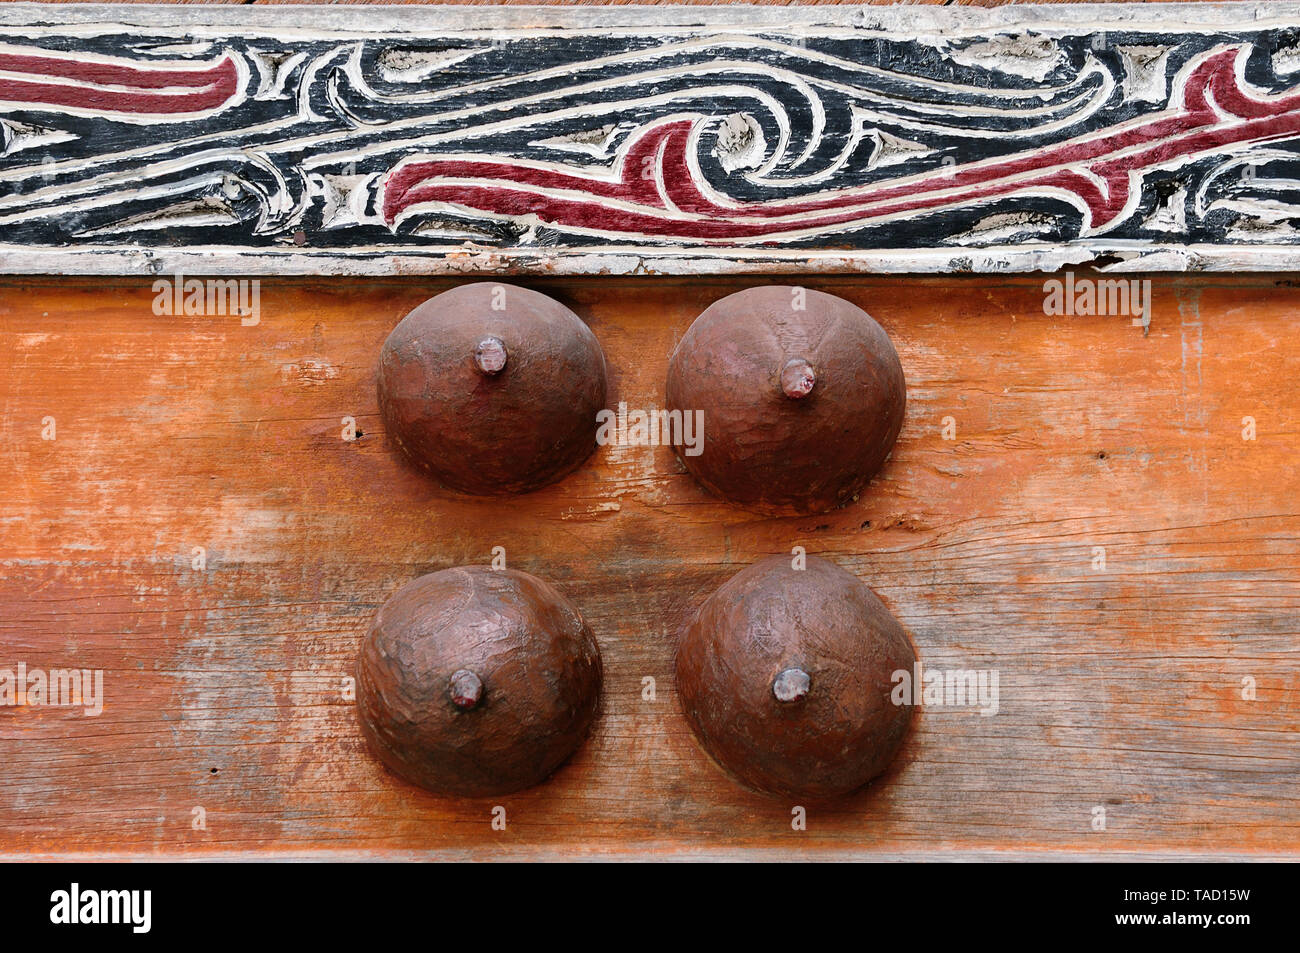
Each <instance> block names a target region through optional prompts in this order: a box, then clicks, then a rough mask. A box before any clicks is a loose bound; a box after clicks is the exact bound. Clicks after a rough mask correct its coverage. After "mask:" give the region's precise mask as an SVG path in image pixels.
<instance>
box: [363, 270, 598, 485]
mask: <svg viewBox="0 0 1300 953" xmlns="http://www.w3.org/2000/svg"><path fill="white" fill-rule="evenodd" d="M605 386H606V383H605V355H604V353H603V352H602V351H601V349H600V344H599V342H597V340H596V336H595V335H594V334H592V333H591V330H590V329H589V328H588V327H587V326H586V325H585V324H583V323H582V320H581V319H580V318H579V317H578V316H577V315H576V314H574V313H573V312H572V311H570V310H569V309H568V308H566V307H564V305H562V304H560V303H559V302H558V301H555V300H554V299H552V298H548V297H547V296H546V295H544V294H540V293H538V292H536V291H529V290H528V289H527V288H518V287H515V286H514V285H504V284H498V283H493V282H482V283H478V284H470V285H462V286H461V287H459V288H453V289H452V290H451V291H447V292H444V293H443V294H440V295H438V296H437V297H434V298H430V299H429V300H428V301H426V302H424V303H423V304H421V305H420V306H419V307H417V308H416V309H415V310H414V311H412V312H411V313H410V314H408V315H407V316H406V317H405V318H404V319H403V320H402V321H401V323H400V324H398V325H397V327H396V328H394V329H393V332H392V333H391V334H390V335H389V336H388V340H387V341H385V342H384V347H383V352H382V354H381V355H380V359H379V410H380V413H381V414H382V415H383V418H384V425H385V427H386V428H387V430H388V433H389V434H390V435H391V436H392V438H393V440H394V441H395V442H396V444H397V445H398V446H399V447H401V449H402V450H403V451H404V452H405V453H406V454H407V455H408V456H409V457H410V458H411V459H413V460H414V461H415V462H416V463H417V464H419V465H420V466H422V467H423V468H424V469H426V470H428V471H429V472H430V473H432V474H433V475H434V476H435V477H437V478H438V479H439V480H441V481H442V482H443V483H444V484H446V485H447V486H450V487H452V488H453V489H456V490H461V491H463V492H466V493H473V494H476V495H480V496H490V495H496V494H503V493H526V492H528V491H529V490H535V489H537V488H538V487H541V486H545V485H546V484H548V483H552V482H554V481H555V480H558V479H560V478H561V477H563V476H565V475H566V474H568V473H570V472H572V471H573V470H575V469H577V467H578V466H579V465H580V464H581V463H582V461H583V460H585V459H587V457H588V456H589V455H590V454H591V452H592V451H593V450H594V449H595V448H596V426H597V421H596V415H597V413H598V412H599V411H600V410H601V409H602V408H603V407H604V405H605Z"/></svg>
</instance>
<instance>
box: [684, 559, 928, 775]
mask: <svg viewBox="0 0 1300 953" xmlns="http://www.w3.org/2000/svg"><path fill="white" fill-rule="evenodd" d="M806 560H807V566H806V568H804V569H795V568H793V567H792V560H791V558H790V557H787V556H772V557H770V558H768V559H764V560H762V561H761V562H758V563H755V564H754V565H752V566H750V567H749V568H747V569H744V570H742V571H741V572H739V573H737V574H736V575H735V576H733V577H732V578H731V579H730V580H728V581H727V582H726V583H724V584H723V585H722V587H721V588H719V589H718V591H717V592H715V593H714V594H713V595H712V596H710V597H709V598H708V599H707V600H706V601H705V602H704V604H703V605H702V606H701V607H700V610H699V612H698V613H697V615H696V617H695V620H694V621H693V622H692V623H691V624H690V625H689V626H688V627H687V629H686V631H685V633H684V634H683V636H682V639H681V644H680V645H679V646H678V651H677V687H678V691H679V692H680V693H681V698H682V705H683V708H684V709H685V712H686V717H687V720H688V721H689V722H690V724H691V727H692V728H693V729H694V731H695V735H696V737H697V738H698V739H699V740H700V743H701V744H702V745H703V747H704V749H705V750H706V751H707V752H708V753H709V754H710V755H711V756H712V757H713V759H714V760H715V761H717V762H718V763H719V764H721V765H722V766H723V767H724V768H726V769H727V770H729V771H730V772H731V773H732V774H734V775H735V776H736V777H738V778H739V779H740V780H741V781H743V782H744V783H745V784H748V785H749V786H751V787H753V788H756V789H758V790H760V791H766V792H770V793H774V794H783V795H789V796H794V797H835V796H839V795H843V794H848V793H849V792H851V791H854V790H857V789H858V788H860V787H862V786H863V785H864V784H866V783H867V782H868V781H870V780H871V779H872V778H874V777H875V776H876V775H878V774H880V773H881V772H882V771H884V769H885V767H886V766H887V765H888V764H889V762H890V760H891V759H892V758H893V757H894V754H895V753H896V752H897V750H898V748H899V746H900V745H901V744H902V742H903V738H904V735H905V734H906V732H907V727H908V724H909V722H910V720H911V714H912V712H911V708H910V707H908V706H906V705H895V704H894V703H893V700H892V699H891V692H892V691H893V688H894V684H895V680H894V673H895V672H897V671H907V672H908V673H909V677H910V673H911V671H912V667H913V664H914V663H915V661H916V653H915V651H914V650H913V648H912V643H911V641H910V640H909V639H908V637H907V634H906V633H905V632H904V631H903V628H902V626H900V625H899V623H898V621H897V620H896V619H895V618H894V617H893V616H892V615H891V614H890V612H889V610H888V609H886V608H885V606H884V604H883V603H882V602H881V601H880V600H879V599H878V598H877V597H876V595H875V593H873V592H872V591H871V590H870V589H868V588H867V587H866V586H865V585H864V584H863V583H862V582H861V581H860V580H859V579H858V578H857V577H856V576H854V575H853V574H851V573H848V572H846V571H845V570H843V569H841V568H840V567H838V566H836V565H835V564H834V563H832V562H829V561H828V560H825V559H820V558H818V557H816V556H808V557H806Z"/></svg>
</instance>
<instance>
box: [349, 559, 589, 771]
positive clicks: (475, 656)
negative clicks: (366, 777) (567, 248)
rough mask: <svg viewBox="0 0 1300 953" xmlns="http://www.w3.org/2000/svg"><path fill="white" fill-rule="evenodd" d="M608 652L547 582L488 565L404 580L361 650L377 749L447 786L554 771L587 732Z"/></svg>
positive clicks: (365, 729)
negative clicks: (604, 654)
mask: <svg viewBox="0 0 1300 953" xmlns="http://www.w3.org/2000/svg"><path fill="white" fill-rule="evenodd" d="M600 684H601V662H600V650H599V649H598V648H597V646H596V640H595V638H594V637H593V636H592V634H591V629H589V628H588V627H587V625H586V623H585V622H583V620H582V616H581V615H580V614H579V613H578V610H577V609H576V608H574V606H573V604H572V603H570V602H569V601H568V600H567V599H565V598H564V596H562V595H560V593H559V592H557V591H556V590H555V589H554V588H552V587H551V586H550V585H549V584H548V583H546V582H544V581H543V580H541V579H538V578H537V577H536V576H531V575H529V574H528V573H524V572H516V571H513V570H499V571H494V570H491V569H488V568H486V567H483V566H465V567H461V568H457V569H445V570H443V571H442V572H435V573H432V574H430V575H428V576H421V577H420V578H419V579H416V580H414V581H413V582H410V583H407V584H406V585H405V586H403V587H402V588H401V589H399V590H398V591H397V592H396V593H395V594H394V595H393V596H392V598H390V599H389V600H388V601H387V602H385V603H384V605H383V606H382V607H381V608H380V610H379V613H378V614H377V615H376V616H375V620H374V622H373V624H372V625H371V627H370V631H369V632H368V633H367V635H366V637H365V641H364V642H363V643H362V646H361V653H360V657H359V658H358V660H357V711H358V713H359V716H360V720H361V729H362V733H363V734H364V735H365V738H366V740H367V742H368V743H369V744H370V748H371V750H372V751H374V753H375V754H376V755H377V756H378V757H379V759H380V760H381V761H382V762H383V763H384V764H386V765H387V766H388V767H389V768H391V769H392V770H393V771H394V772H396V773H397V774H398V775H400V776H401V777H402V778H405V779H406V780H407V781H410V782H412V783H413V784H418V785H419V786H420V787H422V788H425V789H427V790H429V791H433V792H435V793H439V794H457V795H464V796H469V797H479V796H482V797H486V796H489V795H498V794H509V793H510V792H512V791H518V790H521V789H523V788H526V787H530V786H532V785H534V784H537V783H539V782H541V781H543V780H545V779H546V777H547V776H548V775H550V774H551V772H553V771H554V770H555V769H556V768H558V767H559V766H560V764H562V763H563V762H564V760H565V759H566V758H568V757H569V755H571V754H572V753H573V752H574V751H575V750H577V748H578V747H579V746H580V745H581V744H582V741H583V739H584V738H586V736H587V733H588V731H589V729H590V728H591V724H592V721H593V720H594V718H595V716H596V711H597V708H598V706H599V701H600Z"/></svg>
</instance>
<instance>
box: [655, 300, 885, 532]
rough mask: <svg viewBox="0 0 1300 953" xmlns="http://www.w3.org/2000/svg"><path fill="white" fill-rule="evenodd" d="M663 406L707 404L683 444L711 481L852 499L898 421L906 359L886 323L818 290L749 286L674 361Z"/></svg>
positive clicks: (769, 505) (744, 500) (780, 495)
mask: <svg viewBox="0 0 1300 953" xmlns="http://www.w3.org/2000/svg"><path fill="white" fill-rule="evenodd" d="M667 389H668V394H667V397H668V401H667V402H668V408H669V410H680V411H683V412H691V411H702V412H703V425H704V438H703V440H702V441H701V444H700V446H699V452H698V453H697V454H695V455H692V454H691V453H689V452H683V448H682V447H680V446H679V447H678V448H677V454H678V456H679V458H680V459H681V461H682V463H683V464H684V465H685V466H686V468H687V469H688V470H689V471H690V472H691V473H692V474H694V476H695V478H696V479H697V480H699V481H700V483H702V484H703V485H704V487H705V488H706V489H708V490H709V491H711V492H713V493H715V494H717V495H718V496H721V497H723V498H724V499H727V500H730V501H732V502H733V503H740V504H742V505H747V506H755V507H759V508H765V509H773V510H783V509H795V510H799V511H802V512H813V513H819V512H825V511H826V510H829V509H833V508H835V507H836V506H840V505H842V504H844V503H847V502H849V501H850V500H852V498H853V497H854V495H855V494H857V493H858V492H859V491H860V490H861V489H862V488H863V487H864V486H865V485H866V484H867V482H868V481H870V479H871V478H872V477H873V476H874V475H875V474H876V472H877V471H878V470H879V469H880V467H881V466H882V465H883V464H884V462H885V459H886V457H888V456H889V452H890V450H891V449H893V446H894V441H895V440H896V439H897V438H898V432H899V430H900V429H901V428H902V426H903V409H904V406H905V404H906V400H907V392H906V386H905V384H904V382H903V367H902V364H900V363H899V360H898V353H897V352H896V351H895V350H894V346H893V344H891V343H890V341H889V336H888V335H887V334H886V333H885V331H884V329H883V328H882V327H881V326H880V325H879V324H877V323H876V322H875V321H874V320H872V318H871V316H870V315H868V314H867V313H866V312H865V311H863V310H862V309H861V308H859V307H857V306H856V305H853V304H851V303H849V302H848V301H845V300H844V299H842V298H837V297H835V296H834V295H829V294H825V293H823V292H820V291H810V290H808V289H805V288H792V287H783V286H772V287H763V288H750V289H747V290H745V291H738V292H736V293H735V294H732V295H728V296H727V297H725V298H723V299H722V300H721V301H717V302H715V303H714V304H713V305H711V306H710V307H709V308H708V309H707V310H706V311H705V312H704V313H703V314H701V315H700V316H699V317H698V318H696V319H695V322H694V323H693V324H692V325H691V326H690V328H689V329H687V331H686V334H685V335H684V336H683V337H682V339H681V341H680V342H679V343H678V345H677V349H676V350H675V351H674V352H673V356H672V359H671V360H670V362H669V365H668V388H667Z"/></svg>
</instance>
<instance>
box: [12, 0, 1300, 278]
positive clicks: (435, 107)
mask: <svg viewBox="0 0 1300 953" xmlns="http://www.w3.org/2000/svg"><path fill="white" fill-rule="evenodd" d="M304 10H305V8H303V7H292V8H278V9H277V8H274V7H272V8H243V7H206V8H205V7H199V8H177V7H170V8H152V9H146V8H140V7H127V6H112V5H108V6H61V7H47V8H40V7H33V6H30V5H22V4H20V5H13V6H8V7H7V8H6V9H4V10H3V11H0V129H2V130H3V135H4V145H3V155H0V173H2V174H0V253H3V254H0V268H2V269H3V270H4V271H7V272H17V273H27V272H55V273H62V272H67V271H77V272H95V273H102V272H107V273H118V272H128V271H130V272H133V271H139V270H158V269H164V268H172V267H187V268H191V269H197V268H202V269H204V270H207V271H227V272H239V271H265V272H288V273H321V272H366V273H384V272H392V271H398V270H400V271H403V272H412V271H414V272H428V273H448V272H459V271H463V270H467V269H474V270H479V271H482V270H516V271H537V272H556V271H560V272H572V273H591V272H600V273H624V272H641V271H651V272H662V271H669V272H677V273H698V272H701V271H719V270H733V271H734V270H751V271H754V270H765V269H784V270H789V269H791V268H797V269H806V270H832V271H834V270H909V271H957V272H962V271H977V272H978V271H1005V270H1017V269H1033V268H1058V267H1063V266H1065V265H1070V264H1078V263H1093V264H1098V265H1101V266H1114V267H1118V268H1131V269H1137V268H1140V269H1143V270H1179V269H1204V268H1221V269H1232V268H1264V269H1274V268H1291V267H1295V265H1296V263H1297V261H1298V260H1300V256H1297V253H1296V252H1297V249H1298V248H1300V231H1297V229H1296V227H1295V225H1294V219H1295V218H1296V217H1297V210H1298V208H1300V206H1297V204H1296V203H1297V202H1300V184H1298V183H1300V93H1298V92H1295V91H1294V90H1293V88H1292V87H1293V86H1295V85H1296V82H1297V74H1300V8H1298V7H1296V6H1293V5H1289V4H1270V5H1268V6H1267V7H1264V8H1260V9H1259V11H1258V12H1257V11H1256V8H1254V7H1251V6H1245V5H1239V4H1223V5H1221V4H1195V5H1188V6H1184V5H1179V4H1175V5H1162V6H1160V7H1156V8H1149V7H1146V6H1145V5H1138V4H1133V5H1127V6H1098V7H1091V8H1089V7H1075V6H1051V7H1032V6H1030V7H1007V8H999V9H994V10H980V9H971V8H921V9H918V8H913V7H906V8H857V7H822V8H813V7H809V8H793V9H791V8H780V9H775V8H757V7H709V8H694V9H692V8H681V7H657V8H639V9H638V8H604V9H593V8H585V9H554V8H551V9H546V10H544V11H539V10H529V9H524V8H513V9H511V8H474V12H473V15H472V17H471V16H467V15H466V14H465V13H463V12H460V11H457V10H455V9H454V8H424V9H413V10H412V9H400V8H383V9H378V10H377V9H374V8H352V9H347V8H337V7H331V8H319V9H312V10H311V11H310V13H307V12H304Z"/></svg>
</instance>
